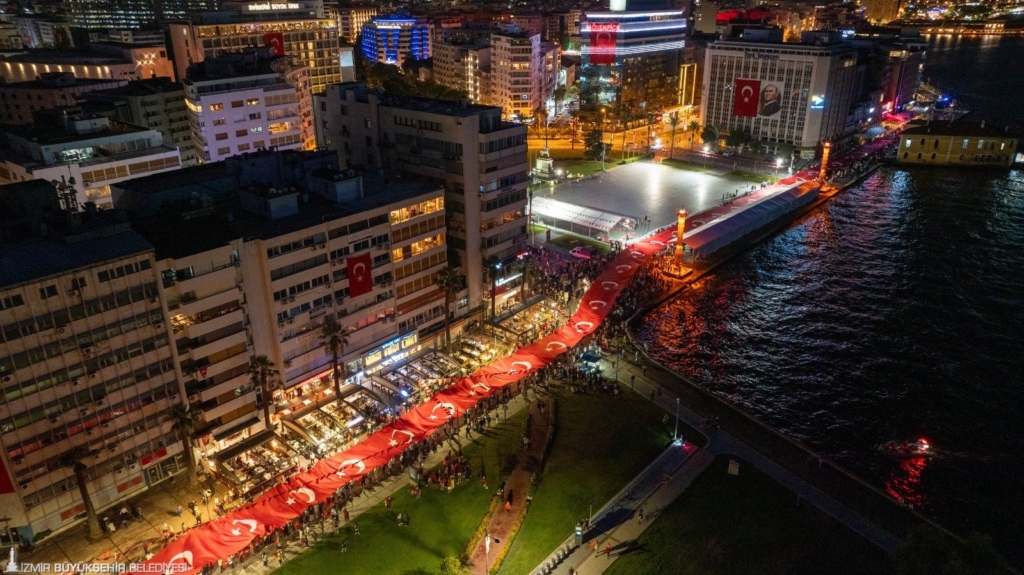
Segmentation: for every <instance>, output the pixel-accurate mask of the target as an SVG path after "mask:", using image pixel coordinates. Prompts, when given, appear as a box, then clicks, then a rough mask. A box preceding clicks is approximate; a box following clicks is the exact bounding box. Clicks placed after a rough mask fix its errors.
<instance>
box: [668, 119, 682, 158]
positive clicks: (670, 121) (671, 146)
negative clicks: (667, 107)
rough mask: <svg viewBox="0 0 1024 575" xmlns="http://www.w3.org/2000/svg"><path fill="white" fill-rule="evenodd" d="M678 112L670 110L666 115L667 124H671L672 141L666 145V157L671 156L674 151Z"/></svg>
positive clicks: (678, 120)
mask: <svg viewBox="0 0 1024 575" xmlns="http://www.w3.org/2000/svg"><path fill="white" fill-rule="evenodd" d="M681 121H682V120H680V119H679V112H672V113H671V114H669V115H668V125H669V126H672V143H671V144H669V146H668V157H670V158H671V157H672V153H673V152H675V151H676V126H678V125H679V122H681Z"/></svg>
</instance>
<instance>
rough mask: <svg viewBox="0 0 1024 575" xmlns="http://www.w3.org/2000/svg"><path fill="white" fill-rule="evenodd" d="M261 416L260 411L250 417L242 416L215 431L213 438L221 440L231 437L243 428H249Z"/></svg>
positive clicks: (257, 421)
mask: <svg viewBox="0 0 1024 575" xmlns="http://www.w3.org/2000/svg"><path fill="white" fill-rule="evenodd" d="M260 417H261V416H260V415H259V414H258V413H253V414H252V415H251V416H249V417H242V418H240V419H239V420H238V421H232V422H231V423H230V424H228V426H227V427H225V428H224V429H222V430H220V431H217V432H215V433H214V434H213V438H214V439H215V440H217V441H221V440H223V439H226V438H228V437H231V436H232V435H234V434H236V433H238V432H239V431H242V430H243V429H247V428H249V427H252V426H253V425H256V424H257V423H259V422H260Z"/></svg>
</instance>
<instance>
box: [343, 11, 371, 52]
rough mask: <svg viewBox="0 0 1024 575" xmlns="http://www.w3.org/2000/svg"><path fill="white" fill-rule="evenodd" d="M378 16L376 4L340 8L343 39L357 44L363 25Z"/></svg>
mask: <svg viewBox="0 0 1024 575" xmlns="http://www.w3.org/2000/svg"><path fill="white" fill-rule="evenodd" d="M376 16H377V7H376V6H349V7H346V8H341V9H339V10H338V28H339V31H340V34H341V38H342V40H344V41H346V42H348V43H349V44H352V45H355V43H356V39H358V38H359V35H360V34H362V33H363V25H364V24H366V23H367V22H369V21H370V20H372V19H373V18H374V17H376Z"/></svg>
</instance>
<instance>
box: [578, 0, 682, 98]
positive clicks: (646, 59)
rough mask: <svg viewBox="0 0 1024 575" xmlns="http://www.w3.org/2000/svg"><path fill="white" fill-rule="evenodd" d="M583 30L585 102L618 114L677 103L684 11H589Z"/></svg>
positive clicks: (581, 88) (582, 94)
mask: <svg viewBox="0 0 1024 575" xmlns="http://www.w3.org/2000/svg"><path fill="white" fill-rule="evenodd" d="M613 4H614V3H613ZM581 33H582V34H583V47H582V56H583V62H582V68H581V70H580V102H581V104H582V105H600V106H609V107H611V108H612V110H613V112H614V113H615V115H621V114H622V113H623V112H626V111H629V112H630V113H631V114H632V115H633V117H634V118H636V117H639V116H641V115H643V114H644V113H645V112H648V111H649V112H651V113H660V112H661V110H663V109H665V108H667V107H670V106H674V105H676V104H677V102H678V99H679V95H678V94H679V90H678V84H679V78H678V76H679V65H680V64H681V63H682V51H683V45H684V40H683V37H684V35H685V33H686V20H685V18H683V13H682V11H680V10H652V11H647V12H639V11H630V12H627V11H616V10H613V11H611V12H588V13H587V15H586V22H584V23H583V25H582V30H581Z"/></svg>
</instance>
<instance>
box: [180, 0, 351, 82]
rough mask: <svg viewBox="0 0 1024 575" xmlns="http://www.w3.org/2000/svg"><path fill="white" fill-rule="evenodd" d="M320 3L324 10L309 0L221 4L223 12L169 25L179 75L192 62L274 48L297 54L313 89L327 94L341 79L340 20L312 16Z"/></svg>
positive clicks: (197, 16)
mask: <svg viewBox="0 0 1024 575" xmlns="http://www.w3.org/2000/svg"><path fill="white" fill-rule="evenodd" d="M318 5H319V12H320V13H321V14H322V12H323V5H322V4H321V3H318V2H310V1H309V0H301V1H300V2H288V3H285V4H273V3H271V4H267V3H266V2H261V1H259V0H254V1H253V2H235V3H226V2H222V3H221V8H222V10H219V11H216V12H213V11H210V12H201V13H196V14H192V15H191V17H192V20H191V21H190V22H186V23H174V24H170V25H169V26H168V28H169V30H170V38H171V51H172V52H173V54H174V66H175V70H176V72H177V74H178V75H177V77H178V78H184V77H185V72H186V70H187V69H188V67H189V66H191V65H192V64H198V63H200V62H202V61H204V60H206V59H207V58H213V57H216V56H219V55H221V54H230V53H235V52H245V51H247V50H251V49H253V48H261V47H266V46H270V47H273V48H274V49H275V50H276V53H277V55H279V56H294V57H296V58H298V59H299V60H301V61H302V62H304V63H305V64H306V65H308V66H309V74H310V80H311V82H312V87H313V92H314V93H320V92H323V90H324V88H325V87H326V86H327V85H328V84H333V83H336V82H340V81H341V63H340V61H339V47H340V44H339V38H338V21H337V20H331V19H329V18H318V17H314V16H311V15H315V14H316V13H317V12H318V10H317V6H318ZM278 6H281V8H278ZM225 7H226V8H228V9H223V8H225Z"/></svg>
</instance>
